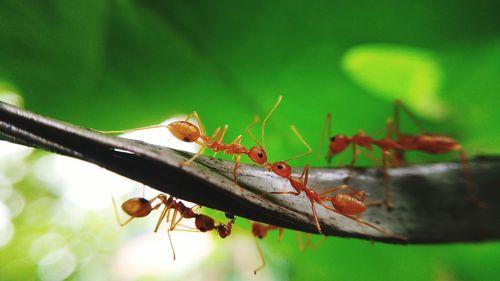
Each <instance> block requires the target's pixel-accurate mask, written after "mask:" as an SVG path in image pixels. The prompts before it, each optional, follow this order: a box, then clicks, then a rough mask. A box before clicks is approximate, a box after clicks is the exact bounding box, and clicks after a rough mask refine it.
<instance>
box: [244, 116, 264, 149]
mask: <svg viewBox="0 0 500 281" xmlns="http://www.w3.org/2000/svg"><path fill="white" fill-rule="evenodd" d="M259 121H260V117H259V116H257V115H255V116H254V117H253V121H252V123H250V124H248V126H247V127H246V128H245V130H246V131H247V133H248V135H249V136H250V137H251V138H252V140H253V141H254V142H255V143H256V144H257V145H258V146H262V145H261V144H260V142H259V141H258V140H257V138H256V137H255V135H254V134H253V133H252V131H250V128H252V127H253V126H255V125H256V124H257V123H259Z"/></svg>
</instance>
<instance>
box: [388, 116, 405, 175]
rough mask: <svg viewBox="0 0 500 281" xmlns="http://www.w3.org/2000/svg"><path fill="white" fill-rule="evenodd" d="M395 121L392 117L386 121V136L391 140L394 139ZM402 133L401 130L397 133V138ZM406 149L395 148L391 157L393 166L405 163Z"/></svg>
mask: <svg viewBox="0 0 500 281" xmlns="http://www.w3.org/2000/svg"><path fill="white" fill-rule="evenodd" d="M393 135H394V122H393V120H392V119H391V118H387V121H386V135H385V138H386V139H389V140H394V138H393ZM400 135H401V133H400V132H398V133H397V138H399V136H400ZM404 153H405V151H404V150H402V149H397V148H395V149H393V153H392V157H391V167H399V166H402V165H404V163H405V161H404V158H405V154H404Z"/></svg>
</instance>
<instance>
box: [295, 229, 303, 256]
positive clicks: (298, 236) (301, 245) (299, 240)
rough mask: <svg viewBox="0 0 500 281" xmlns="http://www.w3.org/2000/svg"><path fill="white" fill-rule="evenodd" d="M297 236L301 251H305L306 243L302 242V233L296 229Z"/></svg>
mask: <svg viewBox="0 0 500 281" xmlns="http://www.w3.org/2000/svg"><path fill="white" fill-rule="evenodd" d="M295 236H296V238H297V246H298V247H299V251H301V252H303V251H304V249H305V247H304V243H303V242H302V235H300V232H298V231H295Z"/></svg>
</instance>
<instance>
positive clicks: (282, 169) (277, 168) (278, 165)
mask: <svg viewBox="0 0 500 281" xmlns="http://www.w3.org/2000/svg"><path fill="white" fill-rule="evenodd" d="M270 170H271V171H273V173H275V174H276V175H278V176H280V177H283V178H286V177H289V176H290V175H291V174H292V167H290V165H288V164H287V163H285V162H275V163H273V164H271V167H270Z"/></svg>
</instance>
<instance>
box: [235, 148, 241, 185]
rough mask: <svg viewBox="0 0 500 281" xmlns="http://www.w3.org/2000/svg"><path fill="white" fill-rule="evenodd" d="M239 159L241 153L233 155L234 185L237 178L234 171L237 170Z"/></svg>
mask: <svg viewBox="0 0 500 281" xmlns="http://www.w3.org/2000/svg"><path fill="white" fill-rule="evenodd" d="M240 159H241V155H236V156H234V169H233V181H234V183H235V184H236V185H238V178H237V175H236V171H237V170H238V167H239V166H240Z"/></svg>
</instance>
